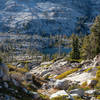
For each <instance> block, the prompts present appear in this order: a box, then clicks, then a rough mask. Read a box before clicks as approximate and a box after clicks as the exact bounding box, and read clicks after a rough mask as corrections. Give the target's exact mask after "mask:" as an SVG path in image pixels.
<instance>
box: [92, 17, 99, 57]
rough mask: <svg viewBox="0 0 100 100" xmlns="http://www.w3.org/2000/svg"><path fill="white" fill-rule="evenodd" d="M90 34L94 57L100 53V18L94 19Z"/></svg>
mask: <svg viewBox="0 0 100 100" xmlns="http://www.w3.org/2000/svg"><path fill="white" fill-rule="evenodd" d="M91 33H92V36H93V41H94V44H95V55H97V54H99V53H100V16H97V17H96V20H95V22H94V24H93V26H92V27H91Z"/></svg>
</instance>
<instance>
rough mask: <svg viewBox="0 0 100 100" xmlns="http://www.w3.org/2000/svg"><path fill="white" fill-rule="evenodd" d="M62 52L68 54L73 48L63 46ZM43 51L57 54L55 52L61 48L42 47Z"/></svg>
mask: <svg viewBox="0 0 100 100" xmlns="http://www.w3.org/2000/svg"><path fill="white" fill-rule="evenodd" d="M60 50H61V53H66V54H68V53H69V52H70V51H71V48H64V47H62V48H61V49H60ZM41 52H42V53H43V54H50V55H52V54H55V53H59V48H45V49H42V50H41Z"/></svg>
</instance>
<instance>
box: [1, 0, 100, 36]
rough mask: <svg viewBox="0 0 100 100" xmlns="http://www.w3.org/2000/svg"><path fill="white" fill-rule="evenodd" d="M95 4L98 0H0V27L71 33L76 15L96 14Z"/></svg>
mask: <svg viewBox="0 0 100 100" xmlns="http://www.w3.org/2000/svg"><path fill="white" fill-rule="evenodd" d="M99 4H100V1H99V0H84V1H83V0H3V1H2V0H0V30H1V32H7V31H10V32H15V33H16V32H17V33H52V34H56V33H62V34H63V33H64V34H65V33H66V34H71V33H73V32H75V28H76V24H77V21H78V18H79V17H81V16H88V17H89V16H91V17H94V16H96V15H98V14H99V13H100V12H99V11H100V7H99ZM89 19H90V17H89ZM89 19H88V21H90V20H89Z"/></svg>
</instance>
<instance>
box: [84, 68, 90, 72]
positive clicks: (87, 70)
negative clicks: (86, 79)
mask: <svg viewBox="0 0 100 100" xmlns="http://www.w3.org/2000/svg"><path fill="white" fill-rule="evenodd" d="M91 70H92V67H90V68H88V69H86V70H85V71H84V72H89V71H91Z"/></svg>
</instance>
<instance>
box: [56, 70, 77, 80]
mask: <svg viewBox="0 0 100 100" xmlns="http://www.w3.org/2000/svg"><path fill="white" fill-rule="evenodd" d="M76 71H78V68H74V69H70V70H68V71H66V72H64V73H62V74H60V75H58V76H57V77H56V79H63V78H65V77H67V76H68V75H70V74H72V73H74V72H76Z"/></svg>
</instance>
